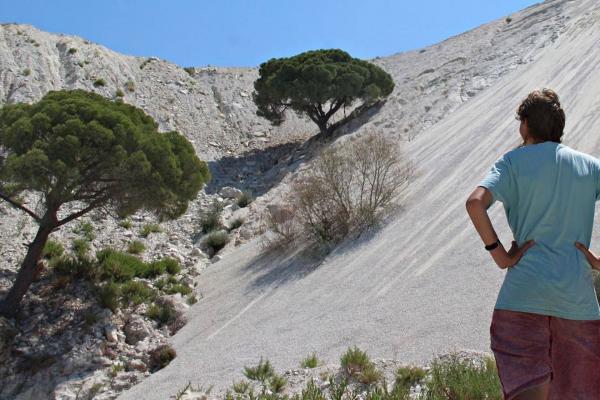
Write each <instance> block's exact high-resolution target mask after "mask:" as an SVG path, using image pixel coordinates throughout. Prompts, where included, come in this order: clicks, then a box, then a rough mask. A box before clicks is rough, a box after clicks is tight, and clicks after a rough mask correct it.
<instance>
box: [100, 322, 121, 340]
mask: <svg viewBox="0 0 600 400" xmlns="http://www.w3.org/2000/svg"><path fill="white" fill-rule="evenodd" d="M104 335H105V336H106V339H107V340H108V341H109V342H111V343H117V342H118V341H119V339H118V337H117V328H116V327H115V326H114V325H112V324H109V325H106V326H105V327H104Z"/></svg>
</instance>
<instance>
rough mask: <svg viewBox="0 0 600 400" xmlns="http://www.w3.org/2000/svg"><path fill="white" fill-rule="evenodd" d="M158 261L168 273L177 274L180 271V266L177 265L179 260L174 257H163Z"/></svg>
mask: <svg viewBox="0 0 600 400" xmlns="http://www.w3.org/2000/svg"><path fill="white" fill-rule="evenodd" d="M159 262H160V263H162V265H164V266H165V270H166V271H167V273H169V274H170V275H175V274H178V273H179V272H180V271H181V266H180V265H179V262H178V261H177V260H176V259H174V258H171V257H165V258H163V259H162V260H160V261H159Z"/></svg>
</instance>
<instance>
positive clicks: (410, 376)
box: [396, 366, 427, 387]
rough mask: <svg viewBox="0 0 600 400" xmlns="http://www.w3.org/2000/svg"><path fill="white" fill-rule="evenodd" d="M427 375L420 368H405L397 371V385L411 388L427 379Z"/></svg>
mask: <svg viewBox="0 0 600 400" xmlns="http://www.w3.org/2000/svg"><path fill="white" fill-rule="evenodd" d="M426 375H427V373H426V372H425V370H424V369H423V368H421V367H418V366H404V367H399V368H398V369H397V370H396V384H398V385H402V386H406V387H411V386H414V385H416V384H417V383H420V382H421V381H423V380H424V379H425V376H426Z"/></svg>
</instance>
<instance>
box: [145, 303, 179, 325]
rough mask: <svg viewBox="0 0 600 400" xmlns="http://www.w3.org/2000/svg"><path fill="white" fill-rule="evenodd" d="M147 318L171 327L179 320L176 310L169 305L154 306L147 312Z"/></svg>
mask: <svg viewBox="0 0 600 400" xmlns="http://www.w3.org/2000/svg"><path fill="white" fill-rule="evenodd" d="M146 316H147V317H148V318H151V319H153V320H155V321H156V322H158V323H159V325H161V326H162V325H169V324H170V323H171V322H173V321H175V319H176V318H177V313H176V312H175V309H174V308H173V307H172V306H170V305H169V304H152V305H151V306H150V307H149V308H148V310H147V311H146Z"/></svg>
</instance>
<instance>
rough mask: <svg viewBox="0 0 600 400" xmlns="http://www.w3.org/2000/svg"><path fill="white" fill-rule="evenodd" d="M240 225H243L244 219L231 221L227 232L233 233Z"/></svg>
mask: <svg viewBox="0 0 600 400" xmlns="http://www.w3.org/2000/svg"><path fill="white" fill-rule="evenodd" d="M242 225H244V219H243V218H235V219H234V220H233V221H231V222H230V223H229V228H228V230H229V232H231V231H234V230H236V229H237V228H239V227H240V226H242Z"/></svg>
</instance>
